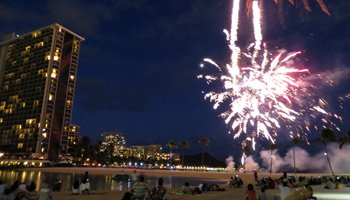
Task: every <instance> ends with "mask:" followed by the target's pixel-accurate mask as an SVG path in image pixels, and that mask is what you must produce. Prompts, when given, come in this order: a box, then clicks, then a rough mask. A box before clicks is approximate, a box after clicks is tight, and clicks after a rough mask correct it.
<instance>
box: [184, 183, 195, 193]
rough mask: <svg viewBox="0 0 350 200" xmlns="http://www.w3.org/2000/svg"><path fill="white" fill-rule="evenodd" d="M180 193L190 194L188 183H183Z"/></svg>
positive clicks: (190, 189)
mask: <svg viewBox="0 0 350 200" xmlns="http://www.w3.org/2000/svg"><path fill="white" fill-rule="evenodd" d="M182 193H183V194H192V193H193V190H192V188H191V187H190V184H189V183H188V182H186V183H185V186H184V187H183V188H182Z"/></svg>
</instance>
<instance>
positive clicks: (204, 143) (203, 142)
mask: <svg viewBox="0 0 350 200" xmlns="http://www.w3.org/2000/svg"><path fill="white" fill-rule="evenodd" d="M198 143H199V144H201V145H202V162H201V164H202V166H204V147H206V146H208V145H209V143H210V140H209V138H208V137H202V138H200V139H199V141H198Z"/></svg>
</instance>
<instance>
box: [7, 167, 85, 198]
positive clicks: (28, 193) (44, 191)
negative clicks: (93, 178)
mask: <svg viewBox="0 0 350 200" xmlns="http://www.w3.org/2000/svg"><path fill="white" fill-rule="evenodd" d="M89 179H90V178H89V174H88V172H85V174H84V176H83V177H82V179H81V182H79V180H76V181H75V182H74V184H73V186H72V193H73V194H74V189H77V191H78V194H81V193H82V192H84V191H86V192H87V193H89V192H90V190H91V188H90V180H89ZM87 184H88V187H87V186H85V185H87ZM50 186H51V187H50ZM82 186H85V187H82ZM61 188H62V181H61V180H59V179H56V180H55V181H54V182H53V183H52V184H49V183H47V182H46V181H43V182H41V184H40V188H38V187H37V185H36V184H35V182H34V181H31V182H30V183H29V184H26V183H25V182H21V181H20V180H16V181H14V182H13V183H12V184H10V185H8V184H6V183H4V182H3V181H2V180H0V200H52V199H53V196H52V193H53V192H59V191H61Z"/></svg>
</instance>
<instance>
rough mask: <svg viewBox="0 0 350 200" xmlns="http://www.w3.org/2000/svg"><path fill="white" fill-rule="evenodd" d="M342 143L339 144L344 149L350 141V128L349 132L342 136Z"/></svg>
mask: <svg viewBox="0 0 350 200" xmlns="http://www.w3.org/2000/svg"><path fill="white" fill-rule="evenodd" d="M339 142H340V144H339V148H340V149H342V148H343V146H344V144H347V143H350V130H348V132H347V133H346V135H345V136H343V137H342V138H340V141H339Z"/></svg>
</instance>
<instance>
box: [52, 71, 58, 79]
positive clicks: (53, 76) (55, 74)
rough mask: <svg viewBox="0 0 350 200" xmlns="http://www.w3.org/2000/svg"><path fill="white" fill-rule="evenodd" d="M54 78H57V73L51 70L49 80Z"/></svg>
mask: <svg viewBox="0 0 350 200" xmlns="http://www.w3.org/2000/svg"><path fill="white" fill-rule="evenodd" d="M56 77H57V71H56V69H52V73H51V78H56Z"/></svg>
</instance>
